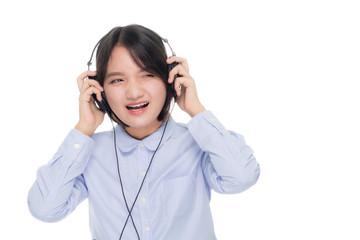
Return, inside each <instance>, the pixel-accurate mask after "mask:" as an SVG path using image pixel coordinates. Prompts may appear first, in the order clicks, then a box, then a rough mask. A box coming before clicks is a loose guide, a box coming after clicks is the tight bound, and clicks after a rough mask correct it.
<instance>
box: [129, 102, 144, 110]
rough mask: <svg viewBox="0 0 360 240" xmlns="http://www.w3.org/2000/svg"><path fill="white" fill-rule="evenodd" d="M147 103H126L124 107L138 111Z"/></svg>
mask: <svg viewBox="0 0 360 240" xmlns="http://www.w3.org/2000/svg"><path fill="white" fill-rule="evenodd" d="M148 105H149V102H145V103H139V104H136V105H127V106H126V108H127V109H128V110H130V111H140V110H142V109H144V108H146V107H147V106H148Z"/></svg>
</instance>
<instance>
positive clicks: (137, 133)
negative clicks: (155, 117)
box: [124, 121, 163, 140]
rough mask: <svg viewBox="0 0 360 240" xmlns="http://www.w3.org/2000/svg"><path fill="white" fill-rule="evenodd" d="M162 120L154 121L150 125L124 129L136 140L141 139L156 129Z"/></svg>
mask: <svg viewBox="0 0 360 240" xmlns="http://www.w3.org/2000/svg"><path fill="white" fill-rule="evenodd" d="M162 123H163V122H160V121H155V122H154V123H153V124H152V125H151V126H145V127H139V128H135V127H125V128H124V130H125V131H126V132H127V134H129V135H130V136H131V137H133V138H135V139H137V140H143V139H144V138H146V137H147V136H150V135H151V134H153V133H154V132H156V130H158V129H159V128H160V127H161V124H162Z"/></svg>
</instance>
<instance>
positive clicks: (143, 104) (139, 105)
mask: <svg viewBox="0 0 360 240" xmlns="http://www.w3.org/2000/svg"><path fill="white" fill-rule="evenodd" d="M147 104H148V103H140V104H136V105H128V106H127V107H131V108H136V107H142V106H145V105H147Z"/></svg>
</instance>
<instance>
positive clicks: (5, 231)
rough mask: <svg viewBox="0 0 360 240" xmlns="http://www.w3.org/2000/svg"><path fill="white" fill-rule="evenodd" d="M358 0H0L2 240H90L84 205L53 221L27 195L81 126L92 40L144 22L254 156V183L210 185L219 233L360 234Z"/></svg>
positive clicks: (226, 237) (226, 239)
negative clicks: (185, 65)
mask: <svg viewBox="0 0 360 240" xmlns="http://www.w3.org/2000/svg"><path fill="white" fill-rule="evenodd" d="M8 2H10V1H8ZM357 2H358V1H347V0H342V1H332V0H327V1H325V0H324V1H320V0H311V1H309V0H303V1H285V0H283V1H280V0H274V1H265V0H259V1H230V0H222V1H210V0H207V1H196V0H192V1H187V0H186V1H165V0H164V1H135V0H133V1H130V0H128V1H105V0H102V1H89V0H87V1H75V0H72V1H39V0H35V1H25V0H22V1H11V3H5V1H2V3H1V4H0V12H1V14H0V25H1V27H0V31H1V37H0V41H1V42H0V43H1V44H0V61H1V62H0V69H1V84H0V86H1V102H2V104H1V108H0V109H1V118H0V121H1V124H0V127H1V129H0V136H1V151H0V161H1V162H0V164H1V165H0V184H1V185H0V194H1V197H0V221H1V222H0V229H1V230H0V232H1V235H2V238H6V239H90V238H91V237H90V233H89V227H88V212H87V202H83V203H82V204H81V205H80V206H79V207H78V208H77V209H76V211H75V212H74V213H72V214H71V215H70V216H69V217H68V218H66V219H65V220H63V221H60V222H58V223H52V224H49V223H43V222H40V221H38V220H36V219H35V218H33V217H32V216H31V215H30V213H29V211H28V209H27V192H28V190H29V188H30V187H31V185H32V183H33V182H34V180H35V177H36V170H37V168H38V167H40V166H41V165H43V164H45V163H47V162H48V161H49V160H50V159H51V158H52V155H53V154H54V153H55V152H56V150H57V148H58V146H59V144H60V143H61V142H62V140H63V139H64V137H65V136H66V134H67V133H68V132H69V131H70V129H71V128H73V127H74V125H75V124H76V121H77V117H78V113H77V101H78V90H77V85H76V77H77V76H78V75H79V74H80V73H81V72H83V71H84V70H85V69H86V62H87V61H88V58H89V57H90V53H91V51H92V49H93V47H94V45H95V44H96V42H97V41H98V40H99V38H100V37H102V36H103V35H104V34H105V33H107V32H108V31H109V30H110V29H111V28H113V27H115V26H119V25H121V26H123V25H127V24H131V23H137V24H142V25H144V26H146V27H149V28H151V29H153V30H155V31H156V32H158V33H159V34H160V35H162V36H164V37H166V38H168V39H169V41H170V43H171V44H172V47H173V48H174V50H175V52H176V53H177V55H179V56H183V57H186V58H187V59H188V62H189V64H190V70H191V74H192V76H193V77H194V78H195V80H196V82H197V87H198V92H199V95H200V98H201V101H202V102H203V104H204V105H205V106H206V108H207V109H210V110H211V111H213V112H214V113H215V115H216V116H217V117H218V118H219V119H220V121H222V123H223V124H224V125H225V126H226V127H227V128H228V129H231V130H234V131H237V132H239V133H241V134H243V135H244V136H245V139H246V140H247V143H248V144H249V145H250V146H251V147H252V148H253V149H254V151H255V156H256V157H257V159H258V162H259V163H260V166H261V170H262V172H261V176H260V180H259V182H258V183H257V184H256V185H255V186H254V187H253V188H251V189H249V190H248V191H246V192H244V193H241V194H238V195H219V194H216V193H214V194H213V197H212V200H211V207H212V210H213V217H214V222H215V231H216V233H217V237H218V239H219V240H239V239H240V240H241V239H247V240H250V239H257V240H260V239H261V240H263V239H277V240H280V239H286V240H288V239H347V240H349V239H360V230H359V224H360V207H359V204H360V194H359V193H360V187H359V183H360V174H359V171H360V168H359V167H360V164H359V161H360V153H359V150H360V147H359V146H360V137H359V135H360V127H359V122H360V114H359V103H360V94H359V80H360V78H359V76H360V71H359V70H360V69H359V66H360V65H359V64H360V47H359V46H360V17H359V16H360V14H359V12H360V8H359V7H358V5H357ZM173 115H174V118H175V119H176V120H177V121H180V122H187V121H188V120H189V118H188V117H187V116H186V114H185V113H182V112H180V110H179V109H178V108H177V109H175V112H174V114H173ZM110 127H111V124H110V122H109V121H105V122H104V124H103V126H102V127H101V130H102V129H104V130H107V129H110ZM5 236H6V237H5Z"/></svg>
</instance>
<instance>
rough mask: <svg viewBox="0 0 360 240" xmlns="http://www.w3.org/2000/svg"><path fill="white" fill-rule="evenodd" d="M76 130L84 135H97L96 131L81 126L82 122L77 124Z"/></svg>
mask: <svg viewBox="0 0 360 240" xmlns="http://www.w3.org/2000/svg"><path fill="white" fill-rule="evenodd" d="M75 129H76V130H78V131H80V132H82V133H83V134H85V135H87V136H89V137H92V135H93V134H94V133H95V129H92V128H88V127H86V126H84V125H83V124H81V123H80V122H79V123H77V124H76V126H75Z"/></svg>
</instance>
